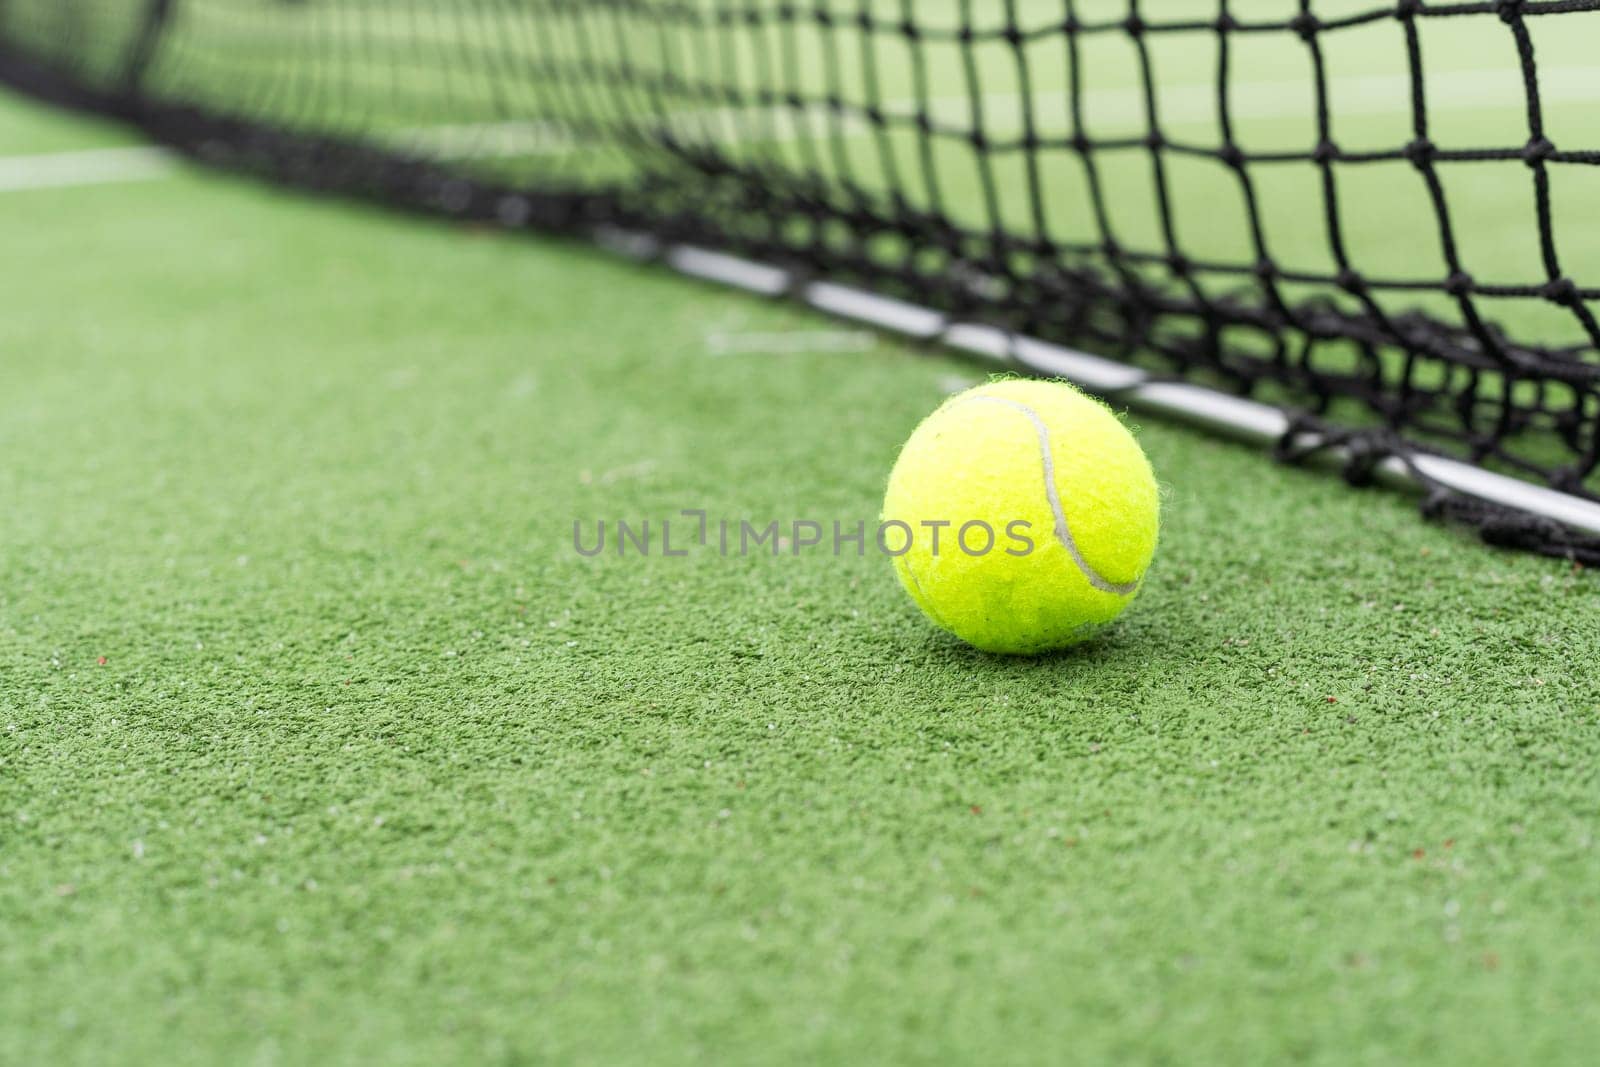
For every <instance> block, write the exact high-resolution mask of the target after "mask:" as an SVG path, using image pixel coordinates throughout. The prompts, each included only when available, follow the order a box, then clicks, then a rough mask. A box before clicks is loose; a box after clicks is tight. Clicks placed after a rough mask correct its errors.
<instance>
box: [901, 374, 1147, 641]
mask: <svg viewBox="0 0 1600 1067" xmlns="http://www.w3.org/2000/svg"><path fill="white" fill-rule="evenodd" d="M1159 510H1160V502H1159V499H1158V493H1157V489H1156V480H1155V475H1154V473H1152V471H1151V470H1150V461H1149V460H1147V459H1146V458H1145V455H1144V452H1143V450H1141V449H1140V448H1139V443H1138V442H1137V441H1135V440H1134V439H1133V435H1132V434H1131V433H1129V432H1128V430H1127V427H1125V426H1123V425H1122V422H1121V421H1120V420H1119V419H1118V418H1117V416H1116V415H1115V414H1113V413H1112V411H1111V409H1110V408H1108V407H1106V406H1105V405H1104V404H1102V403H1100V402H1099V401H1098V400H1094V399H1091V398H1090V397H1088V396H1085V395H1084V394H1083V393H1080V392H1079V391H1078V390H1076V389H1074V388H1073V387H1072V386H1070V385H1065V384H1061V383H1057V382H1042V381H1023V380H1020V379H1018V380H1009V381H998V382H992V383H990V384H988V385H982V386H979V387H978V388H976V389H970V390H968V391H966V392H964V393H961V394H959V395H957V396H953V397H951V398H950V399H949V400H947V401H946V402H945V403H944V404H943V405H942V406H941V407H940V408H939V409H938V410H937V411H935V412H934V413H933V414H932V415H929V416H928V417H927V419H925V420H924V421H923V423H922V425H920V426H918V427H917V429H916V430H915V432H913V433H912V435H911V438H910V440H908V441H907V442H906V444H905V447H904V448H903V449H901V451H900V458H899V459H898V460H896V461H895V465H894V471H893V473H891V474H890V475H889V488H888V492H887V493H886V494H885V496H884V501H883V525H882V526H880V528H879V537H880V541H881V543H882V546H883V548H884V551H886V552H888V553H890V554H891V555H892V556H893V558H894V568H895V573H896V574H898V575H899V577H900V584H901V585H903V586H905V590H906V592H907V593H909V594H910V595H911V599H912V600H914V601H916V604H917V606H918V607H919V608H921V609H922V611H923V613H924V614H926V615H927V616H928V618H930V619H932V620H933V621H934V622H935V623H937V624H938V625H940V626H941V627H943V628H944V629H946V630H948V631H950V632H951V633H953V634H955V635H956V636H957V637H959V638H961V639H962V640H964V641H966V642H967V643H969V644H971V645H974V646H976V647H977V648H980V649H983V650H984V651H986V652H1004V653H1014V654H1029V653H1037V652H1046V651H1050V650H1052V649H1058V648H1065V647H1067V646H1069V645H1073V644H1076V643H1078V642H1079V641H1082V640H1084V639H1085V638H1088V637H1090V636H1092V635H1093V634H1094V633H1095V632H1096V631H1097V630H1099V629H1100V628H1101V627H1103V626H1104V625H1105V624H1106V623H1108V622H1110V621H1111V620H1112V619H1114V618H1116V617H1117V615H1119V614H1120V613H1121V612H1122V609H1123V608H1125V607H1127V606H1128V602H1129V601H1131V600H1132V599H1133V596H1134V594H1135V593H1137V592H1138V590H1139V585H1140V583H1141V582H1142V581H1143V580H1144V575H1145V570H1146V568H1148V567H1149V566H1150V559H1151V557H1152V556H1153V555H1154V554H1155V549H1156V528H1157V520H1158V512H1159ZM991 534H992V537H991V536H990V535H991ZM902 546H904V548H905V550H904V551H900V549H901V548H902Z"/></svg>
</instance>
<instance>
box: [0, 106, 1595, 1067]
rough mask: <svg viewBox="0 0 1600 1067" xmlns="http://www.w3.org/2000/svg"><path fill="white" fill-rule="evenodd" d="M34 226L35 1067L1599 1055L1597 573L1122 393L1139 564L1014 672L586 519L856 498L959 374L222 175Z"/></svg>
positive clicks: (7, 625) (526, 251)
mask: <svg viewBox="0 0 1600 1067" xmlns="http://www.w3.org/2000/svg"><path fill="white" fill-rule="evenodd" d="M33 114H34V115H35V116H37V115H38V114H40V113H37V112H35V113H33ZM53 121H58V122H61V123H62V124H63V126H64V127H66V123H65V120H53ZM85 143H90V137H89V136H88V135H86V136H85ZM0 232H3V233H4V235H5V241H6V256H5V265H4V267H3V268H0V269H3V270H4V272H5V274H4V283H5V284H4V294H5V295H4V297H3V302H4V314H3V315H0V374H3V381H0V456H3V457H4V461H3V462H0V975H4V976H5V980H4V981H0V1062H19V1063H106V1062H128V1063H143V1062H151V1063H156V1062H159V1063H163V1064H182V1063H217V1062H238V1063H312V1062H316V1063H340V1062H383V1063H394V1064H404V1063H437V1062H500V1063H524V1062H526V1063H535V1062H574V1063H626V1062H638V1063H653V1064H659V1063H691V1062H706V1061H711V1062H725V1063H739V1062H747V1063H761V1062H862V1061H878V1062H983V1063H1010V1062H1016V1063H1030V1062H1036V1063H1045V1062H1049V1063H1055V1062H1061V1061H1063V1060H1080V1061H1094V1060H1100V1061H1104V1060H1112V1059H1115V1060H1118V1061H1134V1062H1150V1061H1158V1062H1176V1061H1184V1062H1197V1061H1225V1062H1272V1061H1283V1060H1301V1061H1309V1062H1324V1063H1340V1064H1350V1063H1373V1062H1394V1061H1407V1062H1452V1063H1471V1062H1505V1061H1517V1062H1540V1063H1558V1062H1584V1061H1586V1060H1587V1058H1588V1057H1589V1055H1590V1050H1591V1049H1592V1048H1593V1046H1594V1044H1595V1042H1596V1041H1600V1008H1597V1004H1600V959H1597V958H1596V956H1597V949H1596V947H1595V944H1596V942H1595V937H1594V932H1595V929H1596V926H1597V923H1600V847H1597V844H1596V836H1597V825H1596V823H1597V815H1600V775H1597V773H1596V770H1595V768H1596V765H1597V759H1600V698H1597V697H1596V695H1595V694H1596V692H1597V691H1600V668H1597V666H1596V664H1595V661H1594V657H1593V650H1594V649H1595V647H1596V644H1597V640H1600V622H1597V617H1596V606H1597V590H1600V586H1597V585H1596V579H1595V578H1594V577H1593V576H1592V575H1589V574H1586V573H1573V572H1572V571H1570V570H1569V569H1568V568H1567V567H1565V566H1563V565H1561V564H1557V563H1552V562H1549V561H1544V560H1538V559H1532V558H1526V557H1520V556H1513V555H1506V554H1500V553H1496V552H1493V551H1490V550H1488V549H1485V548H1482V547H1480V546H1479V545H1477V544H1476V543H1475V542H1473V541H1472V540H1470V539H1468V538H1466V537H1464V536H1462V535H1460V534H1457V533H1455V532H1452V531H1449V530H1442V529H1439V528H1435V527H1429V526H1427V525H1424V524H1423V523H1421V522H1420V521H1419V520H1418V519H1417V518H1416V515H1415V513H1414V511H1413V509H1412V506H1411V505H1410V503H1409V502H1407V501H1404V500H1400V499H1396V498H1394V497H1391V496H1388V495H1383V494H1379V493H1361V492H1357V491H1354V490H1351V489H1349V488H1346V487H1344V486H1343V485H1341V484H1340V483H1338V482H1337V481H1336V480H1331V479H1329V478H1327V477H1325V476H1323V475H1319V474H1315V473H1308V472H1300V471H1294V470H1287V469H1283V468H1279V467H1274V466H1272V465H1271V464H1270V463H1269V461H1267V460H1266V459H1265V458H1264V457H1263V456H1262V455H1260V454H1259V453H1256V452H1253V451H1250V450H1247V449H1242V448H1236V447H1233V446H1230V445H1226V444H1221V443H1218V442H1215V441H1213V440H1211V439H1208V438H1206V437H1203V436H1199V435H1197V434H1194V433H1190V432H1188V431H1185V430H1182V429H1179V428H1175V427H1172V426H1168V425H1162V424H1153V423H1148V422H1146V423H1144V424H1142V425H1141V426H1140V427H1139V429H1140V437H1141V440H1142V441H1143V443H1144V444H1145V446H1146V448H1147V449H1148V450H1149V452H1150V454H1151V457H1152V459H1153V461H1154V463H1155V465H1156V468H1157V471H1158V473H1159V475H1160V477H1161V479H1162V481H1163V484H1164V485H1165V486H1166V492H1167V496H1166V511H1165V520H1166V521H1165V526H1164V531H1163V544H1162V548H1161V551H1160V554H1159V555H1158V561H1157V565H1156V568H1155V570H1154V571H1153V573H1152V576H1151V580H1150V582H1149V584H1148V585H1147V587H1146V589H1145V591H1144V593H1143V594H1142V596H1141V599H1140V600H1139V602H1138V603H1137V604H1136V605H1135V607H1134V608H1133V609H1132V610H1131V611H1130V612H1129V614H1128V615H1127V616H1126V619H1125V621H1124V622H1123V623H1121V624H1120V625H1119V626H1118V627H1117V628H1116V629H1115V630H1114V631H1113V632H1112V634H1111V635H1109V636H1108V637H1107V638H1105V639H1104V640H1101V641H1100V642H1098V643H1097V644H1095V645H1094V646H1092V647H1089V648H1086V649H1083V650H1080V651H1078V652H1076V653H1073V654H1069V655H1064V656H1060V657H1056V658H1051V659H1043V660H1020V661H1019V660H1005V659H994V658H989V657H985V656H982V655H978V654H976V653H972V652H968V651H966V650H964V649H962V648H961V647H960V646H958V645H956V644H955V643H954V642H952V641H951V640H950V639H947V638H945V637H943V636H941V635H940V634H938V633H937V632H935V631H933V630H932V629H931V628H930V627H929V626H928V625H927V624H926V623H925V622H924V621H923V620H922V619H921V618H920V616H919V615H917V613H916V611H915V609H914V608H913V607H912V606H911V605H910V604H909V603H908V602H907V601H906V600H905V599H904V597H903V595H902V594H901V593H900V591H899V590H898V588H897V587H896V585H895V582H894V578H893V575H892V573H891V570H890V568H889V566H888V564H887V563H886V562H885V561H884V560H882V559H874V558H870V557H869V558H866V559H856V558H855V557H854V556H846V557H845V558H834V557H833V556H832V555H831V553H825V552H824V553H818V552H810V553H806V554H802V555H801V556H799V557H798V558H796V557H793V556H788V555H785V556H782V557H780V558H771V557H752V558H745V559H738V558H731V559H730V558H722V557H720V556H718V555H717V554H715V553H708V552H704V551H700V552H694V553H691V554H690V555H689V556H687V557H685V558H673V559H666V558H662V557H660V556H659V555H654V556H652V557H650V558H643V559H642V558H639V557H637V556H632V555H630V556H629V557H627V558H617V557H616V556H615V555H608V556H606V557H602V558H597V559H593V560H588V559H584V558H582V557H580V556H578V555H577V553H576V552H574V550H573V548H572V544H571V539H572V524H573V521H574V520H575V519H582V520H585V521H586V522H592V521H594V520H596V519H600V518H604V519H607V520H610V521H614V520H615V519H617V518H624V519H630V520H643V519H646V518H649V519H653V520H656V521H659V520H660V519H661V518H662V517H665V516H671V515H675V514H676V513H677V511H678V510H679V509H681V508H704V509H706V510H707V511H708V512H709V513H710V514H711V515H712V517H713V518H717V517H726V518H729V519H731V520H734V521H738V520H739V519H742V518H748V519H750V520H751V521H754V522H757V523H761V522H764V521H766V520H768V519H779V520H782V521H788V520H791V519H795V518H812V519H818V520H822V521H831V520H833V519H835V518H837V519H840V520H843V521H848V522H853V521H854V520H857V519H862V520H871V519H872V518H873V517H874V516H875V514H876V509H877V505H878V498H879V494H880V491H881V488H882V483H883V480H884V478H885V476H886V474H887V471H888V468H889V465H890V463H891V462H892V460H893V457H894V454H895V450H896V448H897V446H898V445H899V443H900V441H901V440H902V439H903V438H904V437H905V436H906V435H907V434H908V433H909V431H910V430H911V428H912V427H913V426H914V425H915V423H916V421H917V420H918V419H919V418H920V417H921V416H922V415H924V414H925V413H926V412H927V411H928V410H931V408H932V407H934V406H935V405H936V404H937V403H938V401H939V400H940V398H941V397H942V396H943V395H944V393H945V392H946V391H947V390H949V389H951V388H953V387H955V386H956V385H957V384H958V380H965V381H971V380H975V375H976V372H975V371H974V369H973V367H972V366H971V365H970V364H966V363H962V362H960V361H959V360H955V359H949V358H945V357H940V356H935V355H929V354H926V353H919V352H914V351H912V350H909V349H906V348H901V347H899V346H897V345H894V344H892V343H890V342H887V341H884V342H880V343H879V344H878V345H877V346H876V347H875V348H874V349H872V350H870V351H856V352H852V353H839V352H832V353H826V352H812V353H809V354H808V353H805V352H798V353H796V352H790V353H788V354H774V353H762V352H759V351H756V352H748V353H745V354H737V355H733V354H725V355H720V356H719V355H716V354H714V353H715V352H716V351H717V350H718V345H716V344H715V343H713V341H714V338H713V336H712V335H720V336H722V337H724V338H726V337H730V336H734V337H745V338H748V337H749V336H750V335H761V334H774V335H781V336H782V338H783V339H784V343H783V344H781V345H780V344H777V343H776V341H775V342H774V344H773V347H774V348H779V347H798V348H801V349H804V348H806V347H807V342H806V339H805V337H804V335H805V334H807V333H809V332H811V331H835V330H837V329H839V327H838V326H837V325H836V324H834V323H830V322H826V321H824V320H820V319H818V318H816V317H814V316H810V315H807V314H805V313H802V312H799V311H795V310H791V309H788V308H785V307H780V306H773V305H769V304H764V303H759V302H756V301H753V300H750V299H746V298H742V297H739V296H735V295H730V294H726V293H722V292H720V291H717V290H714V289H709V288H705V287H701V286H698V285H696V284H693V283H690V282H686V281H683V280H680V279H676V278H673V277H671V276H669V275H666V274H664V273H659V272H656V271H652V270H647V269H639V268H634V267H630V266H626V265H621V264H618V263H617V262H615V261H613V260H611V259H608V258H607V257H605V256H604V255H602V254H601V253H598V252H595V251H592V250H589V249H587V248H583V247H579V246H572V245H563V244H549V243H540V242H536V241H528V240H519V239H510V238H504V237H492V236H486V235H478V234H474V233H470V232H465V231H460V230H455V229H451V228H448V227H444V226H440V225H435V224H430V223H421V222H416V221H412V220H408V219H398V218H394V217H390V216H385V215H382V214H379V213H374V212H369V211H366V210H363V209H357V208H353V207H350V206H348V205H344V204H329V203H318V202H314V201H309V200H303V199H299V198H295V197H292V196H289V195H285V194H278V193H273V192H270V191H263V190H260V189H258V188H255V187H253V186H250V185H247V184H242V183H235V182H231V181H227V180H222V179H216V178H211V177H205V176H184V177H180V178H176V179H174V180H172V181H168V182H165V183H155V184H143V185H136V186H126V187H119V186H104V187H96V188H91V189H66V190H58V191H53V192H43V191H41V192H30V193H25V194H24V193H17V194H9V195H6V196H3V197H0ZM796 338H798V340H796ZM735 347H737V346H735ZM754 347H756V348H758V349H759V348H760V347H761V343H760V342H756V343H755V345H754ZM817 347H828V344H826V343H824V342H823V341H822V340H821V339H818V344H817ZM845 347H850V346H845ZM102 661H103V662H102Z"/></svg>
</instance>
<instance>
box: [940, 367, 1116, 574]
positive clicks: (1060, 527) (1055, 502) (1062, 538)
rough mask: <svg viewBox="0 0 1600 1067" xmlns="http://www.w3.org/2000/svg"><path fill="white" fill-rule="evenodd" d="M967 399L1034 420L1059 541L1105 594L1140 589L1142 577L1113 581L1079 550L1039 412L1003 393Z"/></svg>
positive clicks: (1047, 429)
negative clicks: (1015, 412)
mask: <svg viewBox="0 0 1600 1067" xmlns="http://www.w3.org/2000/svg"><path fill="white" fill-rule="evenodd" d="M967 400H969V401H972V400H984V401H988V402H989V403H991V404H1004V405H1005V406H1006V407H1008V408H1013V409H1015V410H1017V411H1020V412H1022V414H1023V415H1025V416H1027V419H1028V421H1029V422H1031V423H1033V432H1034V433H1035V434H1036V435H1037V436H1038V438H1039V454H1040V456H1041V457H1042V458H1043V459H1044V495H1045V499H1046V500H1048V501H1049V502H1050V511H1051V513H1052V514H1053V515H1054V516H1055V520H1056V531H1055V532H1056V540H1057V541H1058V542H1060V544H1061V547H1062V548H1064V549H1066V550H1067V555H1069V556H1071V557H1072V562H1073V563H1076V564H1077V565H1078V570H1079V571H1080V572H1082V574H1083V576H1084V577H1085V578H1087V579H1088V580H1089V584H1090V585H1092V586H1094V587H1095V588H1096V589H1098V590H1100V591H1101V592H1102V593H1111V594H1113V595H1115V596H1129V595H1131V594H1132V593H1133V592H1134V591H1135V590H1137V589H1138V588H1139V580H1138V579H1137V578H1135V579H1134V580H1133V581H1131V582H1120V583H1119V582H1113V581H1110V580H1109V579H1107V578H1106V577H1104V576H1103V575H1101V574H1100V572H1098V571H1096V570H1095V569H1094V568H1093V567H1091V566H1089V561H1088V560H1086V559H1084V558H1083V553H1082V552H1080V551H1078V543H1077V542H1076V541H1074V540H1073V539H1072V530H1071V529H1069V528H1068V526H1067V513H1066V511H1065V509H1063V508H1062V506H1061V494H1060V492H1059V491H1057V489H1056V460H1055V456H1054V455H1053V454H1051V451H1050V428H1049V427H1048V426H1046V425H1045V424H1044V420H1043V419H1041V418H1040V417H1039V413H1038V412H1037V411H1034V410H1033V409H1032V408H1030V407H1029V406H1028V405H1026V404H1020V403H1018V402H1017V401H1015V400H1010V399H1007V398H1006V397H1003V396H973V397H968V398H967Z"/></svg>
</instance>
